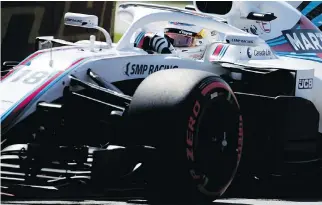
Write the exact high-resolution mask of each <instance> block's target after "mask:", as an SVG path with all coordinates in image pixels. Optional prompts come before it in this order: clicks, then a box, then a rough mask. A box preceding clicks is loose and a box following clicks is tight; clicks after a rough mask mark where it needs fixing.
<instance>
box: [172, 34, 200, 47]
mask: <svg viewBox="0 0 322 205" xmlns="http://www.w3.org/2000/svg"><path fill="white" fill-rule="evenodd" d="M166 35H167V36H168V37H170V38H172V39H173V46H174V47H192V46H194V39H195V37H193V36H187V35H183V34H178V33H166Z"/></svg>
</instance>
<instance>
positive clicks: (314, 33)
mask: <svg viewBox="0 0 322 205" xmlns="http://www.w3.org/2000/svg"><path fill="white" fill-rule="evenodd" d="M282 33H283V35H284V36H285V38H286V40H287V41H288V42H289V43H290V45H291V46H292V47H293V49H294V50H295V52H296V53H310V52H321V53H322V33H321V31H319V30H314V29H294V30H285V31H282Z"/></svg>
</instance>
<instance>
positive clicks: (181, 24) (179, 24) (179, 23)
mask: <svg viewBox="0 0 322 205" xmlns="http://www.w3.org/2000/svg"><path fill="white" fill-rule="evenodd" d="M169 24H173V25H178V26H196V25H194V24H189V23H181V22H169Z"/></svg>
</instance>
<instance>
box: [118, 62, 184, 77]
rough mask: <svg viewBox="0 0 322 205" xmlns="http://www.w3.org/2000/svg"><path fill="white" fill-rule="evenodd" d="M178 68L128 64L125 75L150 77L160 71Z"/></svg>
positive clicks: (175, 66)
mask: <svg viewBox="0 0 322 205" xmlns="http://www.w3.org/2000/svg"><path fill="white" fill-rule="evenodd" d="M173 68H178V66H177V65H147V64H135V63H131V62H129V63H127V64H126V66H125V68H124V74H125V75H127V76H130V75H150V74H152V73H154V72H156V71H159V70H166V69H173Z"/></svg>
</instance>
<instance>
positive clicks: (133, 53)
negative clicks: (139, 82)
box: [0, 3, 322, 133]
mask: <svg viewBox="0 0 322 205" xmlns="http://www.w3.org/2000/svg"><path fill="white" fill-rule="evenodd" d="M146 7H149V6H147V5H145V6H144V5H143V6H142V7H140V6H138V7H134V6H133V4H131V3H129V4H124V7H122V8H120V13H123V14H124V13H126V14H128V15H133V16H132V18H133V19H134V21H133V23H132V25H131V27H130V28H129V29H128V30H127V32H126V33H125V34H124V35H123V37H122V38H121V40H120V41H119V42H118V43H117V44H112V45H111V46H110V47H109V46H106V45H105V44H104V43H98V44H95V45H94V46H93V45H90V42H89V41H85V42H83V43H80V42H79V43H72V45H71V46H63V47H59V48H49V49H44V50H39V51H37V52H36V53H34V54H32V55H31V56H29V57H28V58H26V59H25V60H24V61H22V62H21V63H20V64H19V65H18V66H16V67H15V69H14V71H13V72H12V73H11V74H10V75H8V76H7V77H5V78H4V79H3V80H2V82H1V84H0V93H1V108H0V113H1V122H2V123H3V122H4V121H6V120H7V119H9V118H10V115H12V114H13V113H19V114H18V116H15V118H16V119H17V120H16V121H15V123H14V124H16V123H18V122H20V121H21V120H23V119H24V118H25V117H27V116H28V115H30V113H32V112H34V111H35V109H36V104H37V102H39V101H47V102H51V101H53V100H56V99H58V98H59V97H62V95H63V88H64V87H65V86H67V85H68V84H69V82H70V79H69V75H71V74H72V75H75V76H76V77H78V78H79V79H81V80H85V81H91V80H90V78H89V77H88V76H87V75H86V71H87V69H88V68H91V69H92V70H93V71H94V72H95V73H97V74H99V75H100V76H102V77H103V78H104V79H105V80H106V81H109V82H111V83H113V82H119V81H126V80H131V79H140V78H145V77H147V76H148V75H149V74H151V73H153V72H156V71H159V70H163V69H173V68H189V69H198V70H204V71H209V72H212V73H215V74H218V75H221V74H224V73H227V72H228V70H226V69H224V68H223V67H222V66H221V63H231V64H236V65H244V66H250V67H256V68H278V69H287V70H292V71H294V72H295V73H296V92H295V96H299V97H303V98H306V99H308V100H311V101H312V102H313V103H314V105H315V106H316V108H317V109H318V111H319V112H320V119H322V96H321V89H322V65H321V63H319V62H314V61H310V60H304V59H295V58H290V57H280V56H277V55H275V52H274V51H273V50H272V49H271V48H270V46H269V45H267V44H266V42H265V41H264V40H266V39H265V38H264V40H263V39H262V38H261V37H259V36H256V35H253V34H250V33H247V32H244V31H242V30H240V29H238V28H236V27H234V26H232V25H228V24H226V23H223V22H222V19H220V18H218V17H214V16H212V15H206V14H200V13H196V12H191V11H187V10H182V9H177V8H170V7H167V8H168V9H165V8H164V7H160V8H153V9H151V8H146ZM143 10H144V12H143ZM173 19H175V20H176V21H178V22H193V23H194V24H198V25H199V26H202V27H206V28H215V30H216V31H217V32H220V33H223V34H225V35H224V36H223V39H222V41H218V42H214V43H212V44H211V45H209V47H208V49H207V51H206V53H205V55H204V57H203V58H202V59H201V60H195V59H183V58H181V57H180V56H178V55H177V54H170V55H168V54H167V55H165V54H153V55H151V54H148V53H146V52H145V51H143V50H141V49H138V48H134V46H133V42H131V39H133V35H134V34H135V33H136V32H137V30H138V29H142V28H144V27H145V26H146V25H147V24H149V23H153V22H157V21H172V20H173ZM236 39H237V40H238V41H237V40H236ZM226 40H229V41H230V43H227V42H226ZM234 42H235V43H234ZM219 47H221V50H220V53H219V54H218V55H213V54H214V52H215V50H216V49H217V48H219ZM222 49H225V50H222ZM256 52H260V53H259V55H254V54H255V53H256ZM262 52H264V53H262ZM261 53H262V54H261ZM250 55H252V56H251V58H250V57H249V56H250ZM35 73H36V74H35ZM32 75H35V76H33V77H32ZM31 77H32V78H31ZM30 78H31V79H30ZM37 78H41V79H40V80H39V81H37ZM300 79H313V81H312V86H311V87H310V88H309V89H299V86H298V85H299V81H300ZM34 81H35V83H34ZM272 83H274V82H272ZM151 89H153V88H151ZM84 109H86V108H84ZM22 110H23V111H22ZM11 126H13V125H11ZM319 132H320V133H322V121H321V120H320V122H319Z"/></svg>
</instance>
